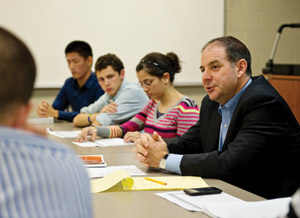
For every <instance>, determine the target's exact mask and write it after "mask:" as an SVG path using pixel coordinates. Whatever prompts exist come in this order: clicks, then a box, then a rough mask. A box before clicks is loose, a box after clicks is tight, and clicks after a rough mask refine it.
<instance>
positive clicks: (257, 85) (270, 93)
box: [241, 76, 282, 101]
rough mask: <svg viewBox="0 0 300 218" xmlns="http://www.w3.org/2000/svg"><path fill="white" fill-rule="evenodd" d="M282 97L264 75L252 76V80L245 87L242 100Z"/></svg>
mask: <svg viewBox="0 0 300 218" xmlns="http://www.w3.org/2000/svg"><path fill="white" fill-rule="evenodd" d="M271 99H277V100H279V99H282V98H281V96H280V95H279V93H278V92H277V91H276V89H275V88H274V87H273V86H272V85H271V84H270V83H269V82H268V81H267V80H266V79H265V78H264V76H255V77H252V82H251V83H250V85H249V86H248V87H247V88H246V89H245V91H244V93H243V95H242V96H241V100H255V101H261V100H271Z"/></svg>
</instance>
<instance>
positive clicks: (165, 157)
mask: <svg viewBox="0 0 300 218" xmlns="http://www.w3.org/2000/svg"><path fill="white" fill-rule="evenodd" d="M168 157H169V154H166V155H165V156H164V157H163V158H162V159H161V160H160V161H159V168H160V169H162V170H165V169H166V160H167V158H168Z"/></svg>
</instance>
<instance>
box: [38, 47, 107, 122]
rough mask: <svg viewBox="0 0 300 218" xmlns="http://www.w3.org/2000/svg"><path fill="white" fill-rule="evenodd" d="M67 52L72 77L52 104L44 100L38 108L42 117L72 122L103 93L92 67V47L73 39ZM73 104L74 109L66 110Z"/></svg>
mask: <svg viewBox="0 0 300 218" xmlns="http://www.w3.org/2000/svg"><path fill="white" fill-rule="evenodd" d="M65 54H66V58H67V62H68V67H69V69H70V71H71V73H72V77H71V78H68V79H67V80H66V81H65V84H64V86H63V87H62V88H61V90H60V91H59V93H58V95H57V97H56V99H55V100H54V102H53V104H52V106H51V105H50V104H49V103H48V102H46V101H43V102H42V103H41V104H40V105H39V106H38V109H37V113H38V115H39V116H40V117H54V118H57V119H60V120H67V121H70V122H72V121H73V118H74V117H75V116H76V115H77V114H78V113H79V112H80V109H81V108H82V107H85V106H88V105H90V104H91V103H93V102H94V101H96V100H97V99H98V98H99V97H100V96H102V95H103V93H104V92H103V90H102V89H101V87H100V86H99V84H98V81H97V78H96V76H95V74H94V73H93V72H92V70H91V67H92V64H93V54H92V49H91V47H90V46H89V44H87V43H86V42H83V41H73V42H71V43H70V44H68V45H67V47H66V49H65ZM68 106H71V108H72V111H71V112H68V111H65V110H66V109H67V108H68Z"/></svg>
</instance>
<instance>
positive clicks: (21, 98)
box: [0, 27, 92, 218]
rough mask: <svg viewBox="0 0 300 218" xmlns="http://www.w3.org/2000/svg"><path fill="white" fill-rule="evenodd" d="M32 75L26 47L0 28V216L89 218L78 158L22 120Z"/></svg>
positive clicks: (87, 191) (27, 109) (87, 189)
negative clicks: (38, 133)
mask: <svg viewBox="0 0 300 218" xmlns="http://www.w3.org/2000/svg"><path fill="white" fill-rule="evenodd" d="M35 76H36V67H35V62H34V59H33V57H32V55H31V53H30V51H29V50H28V48H27V47H26V46H25V45H24V44H23V42H22V41H20V40H19V39H18V38H17V37H16V36H14V35H13V34H11V33H10V32H8V31H7V30H5V29H3V28H1V27H0V78H1V81H2V85H1V86H0V102H1V104H0V166H1V167H0V208H1V209H0V217H31V218H46V217H56V218H65V217H77V218H85V217H92V203H91V194H90V185H89V184H90V181H89V178H88V175H87V172H86V169H85V167H84V166H83V164H82V163H81V161H80V160H79V159H78V158H77V157H76V155H75V154H74V153H73V152H72V151H71V150H70V149H67V148H66V147H65V146H62V145H59V144H57V143H55V142H52V141H50V140H47V139H45V138H44V137H42V136H40V135H37V134H34V133H32V131H33V130H35V131H34V132H37V131H36V130H37V129H35V128H33V127H30V126H28V125H27V123H26V120H27V116H28V114H29V112H30V109H31V107H32V105H31V104H30V103H29V99H30V97H31V94H32V90H33V84H34V80H35ZM25 130H26V131H25ZM28 130H30V131H31V132H28Z"/></svg>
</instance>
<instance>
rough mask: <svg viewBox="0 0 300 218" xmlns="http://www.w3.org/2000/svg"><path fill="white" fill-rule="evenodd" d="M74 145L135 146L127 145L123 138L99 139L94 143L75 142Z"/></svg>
mask: <svg viewBox="0 0 300 218" xmlns="http://www.w3.org/2000/svg"><path fill="white" fill-rule="evenodd" d="M73 144H75V145H78V146H80V147H97V146H98V147H108V146H125V145H133V143H125V142H124V140H123V139H121V138H108V139H98V140H95V141H94V142H92V141H87V142H80V143H79V142H73Z"/></svg>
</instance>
